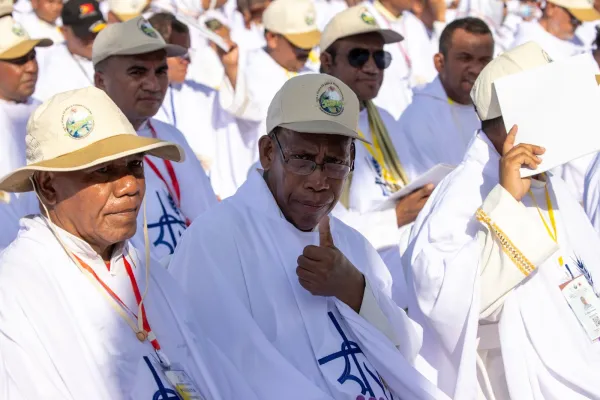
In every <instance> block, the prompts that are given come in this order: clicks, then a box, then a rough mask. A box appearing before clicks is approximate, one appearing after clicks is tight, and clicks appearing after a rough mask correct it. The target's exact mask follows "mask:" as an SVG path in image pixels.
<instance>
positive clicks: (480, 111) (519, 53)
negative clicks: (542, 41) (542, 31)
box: [471, 42, 552, 121]
mask: <svg viewBox="0 0 600 400" xmlns="http://www.w3.org/2000/svg"><path fill="white" fill-rule="evenodd" d="M551 61H552V60H550V57H548V54H546V52H545V51H544V50H543V49H542V48H541V47H540V45H539V44H537V43H535V42H527V43H524V44H522V45H520V46H517V47H515V48H514V49H511V50H508V51H506V52H504V53H502V54H500V55H499V56H498V57H496V58H495V59H493V60H492V61H490V63H489V64H488V65H486V66H485V68H484V69H483V70H482V71H481V73H480V74H479V76H478V77H477V79H476V80H475V83H474V84H473V88H472V89H471V100H472V101H473V104H474V105H475V109H476V111H477V115H479V119H480V120H482V121H487V120H490V119H494V118H498V117H500V116H502V111H501V110H500V103H499V101H498V96H497V95H496V90H495V88H494V81H496V80H497V79H500V78H502V77H505V76H508V75H513V74H517V73H519V72H521V71H525V70H529V69H533V68H536V67H541V66H542V65H546V64H548V63H550V62H551Z"/></svg>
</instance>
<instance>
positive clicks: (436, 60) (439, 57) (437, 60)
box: [433, 53, 446, 74]
mask: <svg viewBox="0 0 600 400" xmlns="http://www.w3.org/2000/svg"><path fill="white" fill-rule="evenodd" d="M445 64H446V59H445V58H444V55H443V54H442V53H436V54H435V55H434V56H433V65H434V66H435V70H436V71H437V72H438V74H439V73H440V72H442V70H443V69H444V65H445Z"/></svg>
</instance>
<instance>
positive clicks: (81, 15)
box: [61, 0, 106, 38]
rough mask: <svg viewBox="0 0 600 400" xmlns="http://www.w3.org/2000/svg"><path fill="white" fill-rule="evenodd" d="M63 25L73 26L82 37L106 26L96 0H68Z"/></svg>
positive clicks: (74, 30)
mask: <svg viewBox="0 0 600 400" xmlns="http://www.w3.org/2000/svg"><path fill="white" fill-rule="evenodd" d="M61 18H62V22H63V25H65V26H69V27H71V29H73V33H75V35H77V36H78V37H80V38H84V37H87V36H90V34H93V33H98V32H100V31H101V30H102V29H104V27H106V21H105V20H104V17H103V16H102V13H101V12H100V5H99V4H98V2H97V1H96V0H68V1H67V2H66V3H65V4H64V6H63V9H62V14H61Z"/></svg>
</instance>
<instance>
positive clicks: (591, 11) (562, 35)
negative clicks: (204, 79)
mask: <svg viewBox="0 0 600 400" xmlns="http://www.w3.org/2000/svg"><path fill="white" fill-rule="evenodd" d="M596 20H600V12H598V11H597V10H596V9H595V8H594V5H593V2H592V1H589V0H547V1H546V6H545V7H544V9H543V13H542V18H540V19H539V21H536V20H534V21H530V22H524V23H522V24H521V25H520V27H519V32H518V33H517V36H516V37H515V43H514V44H513V46H518V45H520V44H523V43H526V42H528V41H535V42H536V43H539V45H540V46H542V48H543V49H544V50H545V51H546V52H547V53H548V55H549V56H550V57H551V58H552V59H553V60H560V59H564V58H566V57H570V56H573V55H575V54H579V53H582V52H583V51H584V50H585V49H586V48H587V46H588V45H587V44H584V43H583V42H582V41H581V40H580V39H579V38H578V37H577V36H575V30H576V29H577V28H578V27H579V26H580V25H581V24H582V22H591V21H596Z"/></svg>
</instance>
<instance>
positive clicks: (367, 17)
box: [360, 8, 376, 25]
mask: <svg viewBox="0 0 600 400" xmlns="http://www.w3.org/2000/svg"><path fill="white" fill-rule="evenodd" d="M360 19H362V20H363V22H364V23H365V24H369V25H375V24H376V22H375V17H374V16H373V14H371V13H370V12H369V10H367V9H366V8H365V9H363V10H362V12H361V13H360Z"/></svg>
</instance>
